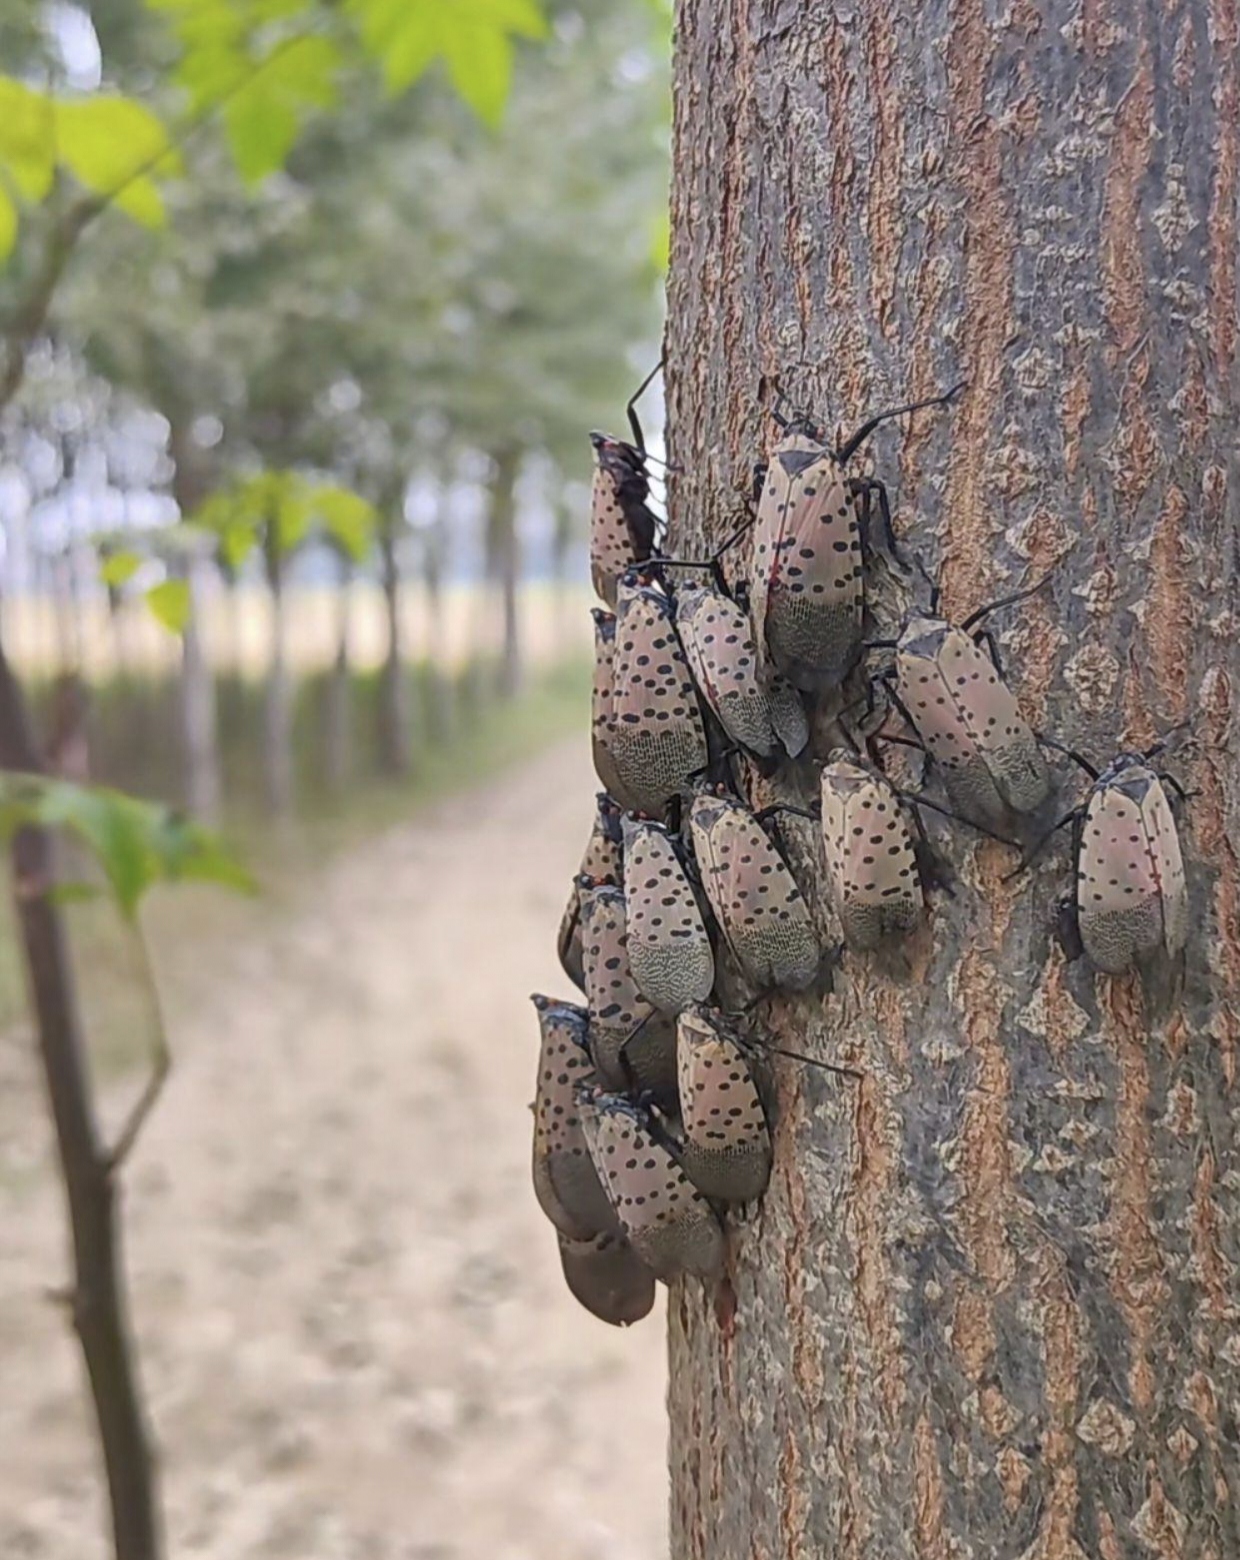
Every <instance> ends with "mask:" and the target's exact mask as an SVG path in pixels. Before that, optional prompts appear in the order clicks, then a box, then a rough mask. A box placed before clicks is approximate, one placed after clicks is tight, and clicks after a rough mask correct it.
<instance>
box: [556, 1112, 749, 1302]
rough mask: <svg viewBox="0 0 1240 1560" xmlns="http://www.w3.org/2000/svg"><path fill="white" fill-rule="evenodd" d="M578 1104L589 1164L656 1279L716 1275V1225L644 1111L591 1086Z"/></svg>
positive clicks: (719, 1245)
mask: <svg viewBox="0 0 1240 1560" xmlns="http://www.w3.org/2000/svg"><path fill="white" fill-rule="evenodd" d="M580 1108H581V1112H582V1121H583V1123H584V1126H585V1134H586V1142H587V1143H588V1144H589V1146H590V1154H591V1156H592V1158H593V1160H594V1167H595V1169H596V1170H597V1171H598V1174H599V1179H600V1180H601V1181H602V1182H603V1185H604V1186H605V1187H606V1188H607V1191H608V1194H609V1196H610V1197H611V1201H612V1206H613V1207H614V1209H615V1211H616V1215H617V1217H618V1218H619V1220H620V1225H621V1228H622V1229H623V1230H624V1233H625V1235H626V1236H627V1237H628V1240H629V1243H630V1244H631V1245H632V1247H633V1250H634V1251H635V1252H636V1253H637V1255H638V1256H639V1257H640V1258H641V1259H642V1261H643V1262H645V1263H646V1265H647V1266H648V1267H649V1268H650V1269H651V1271H652V1272H654V1274H655V1275H656V1276H657V1277H659V1278H664V1279H667V1278H672V1277H674V1276H675V1275H676V1274H677V1273H681V1272H688V1273H696V1274H697V1275H699V1277H702V1278H709V1277H710V1276H711V1275H713V1274H714V1273H716V1272H718V1270H719V1268H720V1266H721V1265H722V1263H723V1253H724V1245H723V1227H722V1225H721V1224H720V1222H719V1218H718V1216H717V1214H716V1213H715V1211H714V1209H713V1208H712V1207H711V1205H710V1203H709V1202H707V1200H706V1198H705V1197H704V1196H703V1195H702V1193H701V1192H700V1191H699V1190H698V1189H697V1187H696V1186H694V1184H693V1182H692V1181H691V1180H690V1179H689V1177H688V1176H687V1175H686V1174H685V1170H684V1166H683V1165H682V1164H681V1163H680V1160H679V1158H678V1157H677V1156H676V1153H675V1144H674V1143H672V1141H671V1140H670V1138H669V1137H668V1136H667V1134H666V1133H665V1132H664V1131H663V1130H662V1129H661V1128H660V1127H659V1125H658V1124H657V1122H656V1120H655V1118H654V1117H653V1116H652V1115H651V1112H650V1111H649V1110H648V1109H647V1108H646V1107H645V1106H643V1105H640V1104H637V1103H635V1102H634V1101H632V1100H629V1099H625V1098H624V1097H622V1096H621V1095H617V1094H606V1093H603V1092H602V1091H598V1090H596V1091H594V1092H593V1093H592V1094H590V1093H588V1091H583V1095H582V1098H581V1101H580Z"/></svg>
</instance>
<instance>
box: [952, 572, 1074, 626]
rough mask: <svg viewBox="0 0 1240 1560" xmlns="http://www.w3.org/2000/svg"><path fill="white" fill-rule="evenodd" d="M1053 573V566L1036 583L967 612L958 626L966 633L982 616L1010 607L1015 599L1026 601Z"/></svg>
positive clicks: (1035, 593)
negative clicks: (974, 610) (966, 615)
mask: <svg viewBox="0 0 1240 1560" xmlns="http://www.w3.org/2000/svg"><path fill="white" fill-rule="evenodd" d="M1054 573H1055V570H1054V568H1050V569H1048V570H1047V571H1046V573H1045V574H1044V575H1043V576H1042V578H1041V579H1040V580H1039V581H1038V583H1037V584H1036V585H1029V586H1027V587H1026V589H1024V590H1017V591H1013V593H1012V594H1011V595H1010V596H1000V597H999V599H998V601H992V602H991V603H990V605H989V606H985V607H978V609H977V611H976V612H970V613H969V615H968V617H967V618H965V620H964V622H963V623H962V624H961V625H960V627H961V628H962V629H963V630H964V632H965V633H966V634H967V633H968V632H969V631H970V630H971V629H973V628H976V626H977V625H978V624H979V623H980V622H981V621H982V619H983V618H984V617H989V616H990V614H991V613H992V612H997V611H998V610H999V608H1000V607H1010V606H1012V605H1013V603H1015V602H1017V601H1027V600H1028V598H1029V597H1030V596H1036V595H1037V593H1038V592H1039V591H1040V590H1041V589H1042V588H1043V587H1044V586H1045V585H1049V584H1050V581H1051V579H1052V578H1053V576H1054Z"/></svg>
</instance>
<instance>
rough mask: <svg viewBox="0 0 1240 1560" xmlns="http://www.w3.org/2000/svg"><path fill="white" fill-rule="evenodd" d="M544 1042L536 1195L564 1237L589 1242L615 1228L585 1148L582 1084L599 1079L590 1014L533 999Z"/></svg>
mask: <svg viewBox="0 0 1240 1560" xmlns="http://www.w3.org/2000/svg"><path fill="white" fill-rule="evenodd" d="M532 1000H533V1003H534V1006H535V1008H536V1009H537V1010H538V1022H539V1027H540V1029H541V1031H542V1039H541V1044H540V1047H539V1056H538V1080H537V1086H536V1090H535V1095H534V1158H533V1177H534V1194H535V1196H536V1197H537V1198H538V1204H539V1207H541V1209H542V1211H543V1212H544V1213H545V1214H546V1216H547V1217H548V1219H550V1220H551V1222H552V1224H554V1225H555V1227H556V1229H558V1230H559V1231H560V1232H561V1233H562V1234H564V1235H567V1236H568V1237H569V1238H570V1239H572V1240H588V1239H591V1238H592V1237H593V1236H594V1235H596V1234H598V1233H599V1232H600V1231H602V1230H610V1229H614V1227H615V1220H614V1215H613V1212H612V1208H611V1203H610V1201H609V1199H608V1197H607V1196H606V1194H605V1193H604V1191H603V1188H602V1186H601V1185H600V1183H599V1179H598V1175H597V1173H596V1171H595V1169H594V1165H593V1162H592V1161H591V1159H590V1155H589V1151H588V1150H587V1148H586V1142H585V1137H584V1135H583V1133H582V1129H581V1116H580V1111H579V1108H578V1105H577V1101H576V1090H577V1087H578V1085H581V1084H587V1085H590V1084H593V1083H594V1082H595V1081H596V1074H595V1070H594V1063H593V1062H592V1061H591V1059H590V1051H589V1046H588V1043H587V1039H586V1024H587V1020H586V1012H585V1009H584V1008H580V1007H577V1006H575V1005H574V1004H573V1003H569V1002H553V1001H551V1000H550V998H548V997H543V996H535V997H534V998H533V999H532Z"/></svg>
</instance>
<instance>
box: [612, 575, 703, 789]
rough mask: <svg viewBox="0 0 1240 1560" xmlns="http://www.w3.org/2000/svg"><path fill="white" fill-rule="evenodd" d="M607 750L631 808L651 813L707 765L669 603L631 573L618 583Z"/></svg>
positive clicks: (690, 682)
mask: <svg viewBox="0 0 1240 1560" xmlns="http://www.w3.org/2000/svg"><path fill="white" fill-rule="evenodd" d="M609 751H610V754H611V757H612V759H613V761H614V763H615V768H616V771H617V777H618V780H619V783H620V785H621V787H622V788H623V792H624V795H625V796H626V797H627V798H629V799H630V802H629V805H630V809H631V810H632V811H634V812H643V813H650V814H653V815H658V814H659V813H661V812H662V810H663V808H664V807H666V805H667V803H668V802H669V801H670V800H671V799H672V798H673V797H675V796H678V795H679V794H680V793H681V791H683V790H684V789H685V788H686V786H687V785H688V783H689V776H690V775H691V774H693V773H694V772H695V771H696V770H699V769H702V768H704V767H705V765H706V764H707V762H708V760H709V754H708V752H707V747H706V728H705V726H704V725H703V722H702V712H701V710H700V709H699V707H698V702H697V694H696V692H695V690H694V687H693V679H692V678H691V677H690V675H689V666H688V662H687V661H686V660H685V653H684V650H683V649H682V648H681V644H680V639H679V637H678V636H677V633H676V627H675V624H674V622H673V621H672V608H671V603H670V601H669V600H668V597H667V596H666V595H665V594H664V593H663V591H661V590H659V589H658V588H657V587H656V586H655V585H654V584H652V583H651V581H650V579H649V578H648V577H647V576H644V575H642V574H641V573H639V572H638V571H636V570H630V571H629V573H628V574H626V575H625V576H624V578H623V579H622V580H621V582H620V594H619V603H618V606H617V610H616V648H615V693H614V697H613V700H612V725H611V732H610V738H609ZM608 789H611V788H610V787H608ZM612 794H613V795H617V794H618V793H616V792H613V793H612Z"/></svg>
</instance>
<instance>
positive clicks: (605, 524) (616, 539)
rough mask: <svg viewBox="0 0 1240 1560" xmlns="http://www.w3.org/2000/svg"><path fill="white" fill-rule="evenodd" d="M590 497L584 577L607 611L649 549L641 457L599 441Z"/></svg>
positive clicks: (617, 443) (650, 523)
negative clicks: (627, 572)
mask: <svg viewBox="0 0 1240 1560" xmlns="http://www.w3.org/2000/svg"><path fill="white" fill-rule="evenodd" d="M594 459H595V468H594V484H593V487H592V489H591V493H590V577H591V579H592V581H593V583H594V589H595V590H596V591H597V593H598V594H599V596H600V597H601V598H602V599H603V600H604V601H605V602H606V603H607V605H608V606H609V607H611V608H612V609H613V610H614V609H615V606H616V592H617V584H618V582H619V579H620V576H621V575H622V574H623V573H624V571H625V570H626V569H630V568H632V567H633V565H634V564H635V563H644V562H645V561H646V559H647V558H649V557H650V555H651V553H652V552H653V550H654V532H655V520H654V515H653V514H652V513H651V511H650V510H649V509H648V508H647V506H646V497H647V494H648V493H649V491H650V483H649V480H648V479H647V477H646V470H645V463H644V461H643V458H642V455H641V452H640V451H639V450H637V449H635V448H634V447H633V446H632V445H629V444H625V443H623V442H622V441H621V440H619V439H603V438H599V439H596V441H595V448H594Z"/></svg>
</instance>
